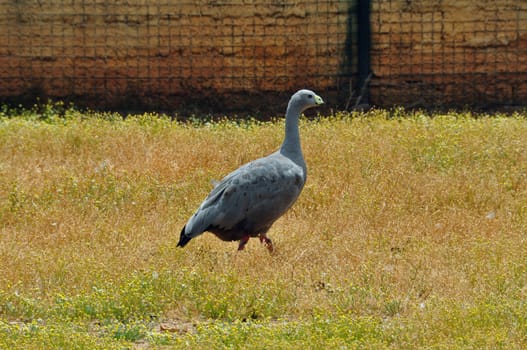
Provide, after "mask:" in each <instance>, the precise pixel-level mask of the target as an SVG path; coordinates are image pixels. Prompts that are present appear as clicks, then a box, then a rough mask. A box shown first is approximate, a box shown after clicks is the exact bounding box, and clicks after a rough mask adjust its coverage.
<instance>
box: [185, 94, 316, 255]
mask: <svg viewBox="0 0 527 350" xmlns="http://www.w3.org/2000/svg"><path fill="white" fill-rule="evenodd" d="M322 103H324V102H323V100H322V98H320V97H319V96H317V95H316V94H315V93H314V92H313V91H310V90H299V91H298V92H296V93H295V94H294V95H293V96H292V97H291V100H290V101H289V104H288V106H287V111H286V132H285V138H284V142H283V143H282V146H281V147H280V149H279V150H278V151H276V152H274V153H272V154H270V155H268V156H267V157H264V158H260V159H257V160H254V161H252V162H250V163H247V164H245V165H242V166H241V167H240V168H238V169H237V170H235V171H233V172H232V173H230V174H229V175H227V176H226V177H225V178H223V179H222V180H221V181H220V182H219V183H218V184H217V185H216V187H215V188H214V189H213V190H212V192H211V193H210V194H209V195H208V196H207V198H206V199H205V200H204V201H203V203H201V205H200V207H199V208H198V210H197V211H196V213H195V214H194V215H193V216H192V217H191V218H190V219H189V221H188V222H187V224H186V225H185V226H184V227H183V229H182V230H181V235H180V239H179V243H178V246H179V247H183V246H185V245H186V244H187V243H188V242H189V241H190V240H191V239H192V238H194V237H196V236H199V235H200V234H202V233H203V232H205V231H209V232H212V233H214V234H215V235H216V236H218V237H219V238H220V239H222V240H224V241H240V244H239V247H238V249H239V250H242V249H243V248H244V246H245V244H246V243H247V241H248V240H249V238H250V237H259V238H260V241H261V242H263V243H265V244H266V246H267V247H268V248H269V250H271V251H272V249H273V246H272V242H271V240H270V239H269V238H267V236H266V233H267V231H268V230H269V228H270V227H271V226H272V224H273V223H274V222H275V221H276V220H277V219H278V218H279V217H280V216H282V215H283V214H284V213H285V212H286V211H287V210H288V209H289V208H290V207H291V206H292V205H293V203H294V202H295V201H296V199H297V198H298V196H299V195H300V192H301V191H302V188H303V187H304V183H305V181H306V175H307V172H306V171H307V169H306V164H305V162H304V157H303V155H302V149H301V147H300V135H299V131H298V118H299V117H300V113H302V112H303V111H304V110H306V109H308V108H310V107H314V106H317V105H320V104H322Z"/></svg>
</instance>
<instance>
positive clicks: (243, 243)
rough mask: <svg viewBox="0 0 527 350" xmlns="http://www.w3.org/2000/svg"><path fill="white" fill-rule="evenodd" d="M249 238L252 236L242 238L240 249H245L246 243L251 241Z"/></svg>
mask: <svg viewBox="0 0 527 350" xmlns="http://www.w3.org/2000/svg"><path fill="white" fill-rule="evenodd" d="M249 238H251V236H243V237H242V239H240V245H239V246H238V250H243V248H245V245H246V244H247V242H249Z"/></svg>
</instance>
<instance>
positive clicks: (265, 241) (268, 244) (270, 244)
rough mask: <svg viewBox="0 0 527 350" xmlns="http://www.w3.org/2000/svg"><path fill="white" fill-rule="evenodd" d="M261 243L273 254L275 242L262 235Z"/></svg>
mask: <svg viewBox="0 0 527 350" xmlns="http://www.w3.org/2000/svg"><path fill="white" fill-rule="evenodd" d="M260 243H263V244H264V245H265V246H266V247H267V249H269V251H270V252H271V253H272V252H273V250H274V247H273V241H271V239H270V238H267V236H266V235H265V234H262V235H260Z"/></svg>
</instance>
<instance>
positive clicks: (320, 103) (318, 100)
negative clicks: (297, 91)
mask: <svg viewBox="0 0 527 350" xmlns="http://www.w3.org/2000/svg"><path fill="white" fill-rule="evenodd" d="M315 104H316V105H317V106H319V105H322V104H324V100H323V99H322V97H320V96H318V95H315Z"/></svg>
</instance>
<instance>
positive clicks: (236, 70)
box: [0, 0, 349, 110]
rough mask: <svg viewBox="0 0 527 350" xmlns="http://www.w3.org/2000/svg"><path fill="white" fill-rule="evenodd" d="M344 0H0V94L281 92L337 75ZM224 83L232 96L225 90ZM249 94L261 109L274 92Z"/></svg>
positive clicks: (135, 103)
mask: <svg viewBox="0 0 527 350" xmlns="http://www.w3.org/2000/svg"><path fill="white" fill-rule="evenodd" d="M348 6H349V3H348V2H346V1H303V2H298V1H295V2H293V1H284V0H274V1H252V0H230V1H217V0H208V1H204V0H202V1H168V0H167V1H165V2H164V3H163V2H162V1H145V0H120V1H119V0H118V1H109V0H80V1H79V0H61V1H57V0H55V1H53V0H52V1H50V0H47V1H46V0H41V1H38V2H37V1H7V0H0V77H2V79H0V96H2V97H3V98H6V97H10V96H11V97H15V96H27V97H29V98H31V97H32V96H35V95H40V96H42V97H53V98H61V99H72V100H73V101H76V102H79V101H84V102H85V103H86V104H88V105H92V106H93V105H95V106H97V105H101V106H104V107H110V108H112V107H115V108H132V109H133V108H135V107H138V108H141V107H144V106H152V107H153V108H156V107H161V108H169V109H178V108H179V107H181V106H182V105H185V106H187V107H188V108H192V105H193V104H195V105H197V104H203V103H205V104H207V103H208V104H211V105H214V106H211V110H213V109H220V110H221V109H224V108H225V109H228V107H229V105H232V104H238V105H241V107H243V106H244V105H247V104H249V103H252V102H251V100H254V99H255V97H256V98H257V97H258V96H260V97H262V98H264V97H265V96H266V93H267V92H268V93H269V96H271V95H273V93H274V95H277V94H278V95H280V94H281V95H282V96H279V97H280V100H281V101H282V102H283V103H287V100H285V101H283V100H284V99H286V98H288V96H289V94H290V93H291V92H294V91H296V90H297V89H298V88H301V87H312V88H313V89H319V90H325V89H329V88H333V87H334V86H335V85H336V84H337V80H338V77H339V75H340V74H341V71H342V69H343V68H342V67H343V66H344V63H343V61H344V60H345V57H344V49H343V47H344V44H345V41H346V35H347V34H346V33H347V27H346V26H347V11H348ZM226 94H231V95H233V96H235V97H233V98H236V99H237V101H232V100H231V101H230V102H229V103H227V102H225V99H224V98H223V96H224V95H226ZM219 95H222V98H219V97H218V96H219ZM204 101H205V102H204ZM260 102H261V104H262V106H261V107H262V108H264V109H265V106H266V105H267V106H268V105H269V104H271V103H273V102H274V101H272V100H269V99H268V98H267V99H265V100H262V101H260ZM283 103H282V105H280V110H281V109H283ZM189 106H190V107H189ZM195 107H196V110H202V109H203V108H198V107H199V106H195Z"/></svg>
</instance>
